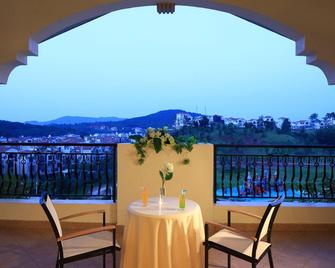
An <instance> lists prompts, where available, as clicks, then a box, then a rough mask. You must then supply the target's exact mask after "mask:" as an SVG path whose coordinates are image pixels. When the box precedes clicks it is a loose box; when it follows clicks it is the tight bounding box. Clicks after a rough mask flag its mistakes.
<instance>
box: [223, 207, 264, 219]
mask: <svg viewBox="0 0 335 268" xmlns="http://www.w3.org/2000/svg"><path fill="white" fill-rule="evenodd" d="M230 212H232V213H238V214H243V215H246V216H249V217H253V218H256V219H259V220H260V219H262V217H261V216H258V215H255V214H252V213H248V212H244V211H239V210H235V209H228V213H230Z"/></svg>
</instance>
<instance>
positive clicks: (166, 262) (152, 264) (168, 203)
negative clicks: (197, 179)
mask: <svg viewBox="0 0 335 268" xmlns="http://www.w3.org/2000/svg"><path fill="white" fill-rule="evenodd" d="M204 237H205V236H204V227H203V220H202V214H201V209H200V207H199V205H198V204H197V203H196V202H194V201H191V200H188V199H187V200H186V207H185V209H179V208H178V198H175V197H165V199H164V202H163V204H159V199H158V198H150V199H149V202H148V205H147V206H146V207H143V205H142V202H141V201H136V202H133V203H131V204H130V205H129V207H128V218H127V222H126V226H125V230H124V235H123V244H122V250H121V267H122V268H179V267H180V268H198V267H199V268H200V267H203V249H202V248H203V246H202V242H203V241H204Z"/></svg>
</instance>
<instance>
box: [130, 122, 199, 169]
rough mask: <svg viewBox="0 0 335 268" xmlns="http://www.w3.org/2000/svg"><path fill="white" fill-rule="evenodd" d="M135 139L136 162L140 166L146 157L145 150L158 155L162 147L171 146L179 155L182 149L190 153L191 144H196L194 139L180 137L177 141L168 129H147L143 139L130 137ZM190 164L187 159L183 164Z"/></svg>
mask: <svg viewBox="0 0 335 268" xmlns="http://www.w3.org/2000/svg"><path fill="white" fill-rule="evenodd" d="M131 138H133V139H135V148H136V151H137V161H138V163H139V164H140V165H142V164H143V163H144V160H145V157H146V155H147V152H146V148H150V147H151V148H153V149H154V150H155V152H156V153H159V152H160V151H161V150H163V147H164V146H167V145H171V146H172V148H173V149H174V150H175V151H176V153H177V154H181V153H182V151H183V149H186V150H187V151H189V152H190V151H192V149H193V144H195V143H196V140H195V138H194V137H193V136H192V137H188V138H184V137H180V138H178V139H177V140H175V139H174V137H173V136H172V135H171V134H169V132H168V129H167V128H166V127H164V128H157V129H153V128H148V129H147V132H146V134H145V135H144V137H141V136H133V137H131ZM189 162H190V160H189V159H184V160H183V163H184V164H188V163H189Z"/></svg>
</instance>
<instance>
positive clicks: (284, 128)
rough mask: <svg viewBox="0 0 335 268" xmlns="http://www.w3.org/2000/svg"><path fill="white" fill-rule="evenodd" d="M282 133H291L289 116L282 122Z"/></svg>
mask: <svg viewBox="0 0 335 268" xmlns="http://www.w3.org/2000/svg"><path fill="white" fill-rule="evenodd" d="M280 130H281V133H290V131H291V122H290V120H288V119H287V118H285V119H284V121H283V123H282V124H281V129H280Z"/></svg>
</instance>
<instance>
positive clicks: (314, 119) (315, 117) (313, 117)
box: [309, 113, 319, 122]
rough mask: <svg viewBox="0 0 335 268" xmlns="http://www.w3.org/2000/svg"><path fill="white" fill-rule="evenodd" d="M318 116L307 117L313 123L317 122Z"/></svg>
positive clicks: (314, 114)
mask: <svg viewBox="0 0 335 268" xmlns="http://www.w3.org/2000/svg"><path fill="white" fill-rule="evenodd" d="M318 117H319V115H318V114H317V113H313V114H311V115H310V116H309V120H311V122H315V121H317V120H318Z"/></svg>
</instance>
